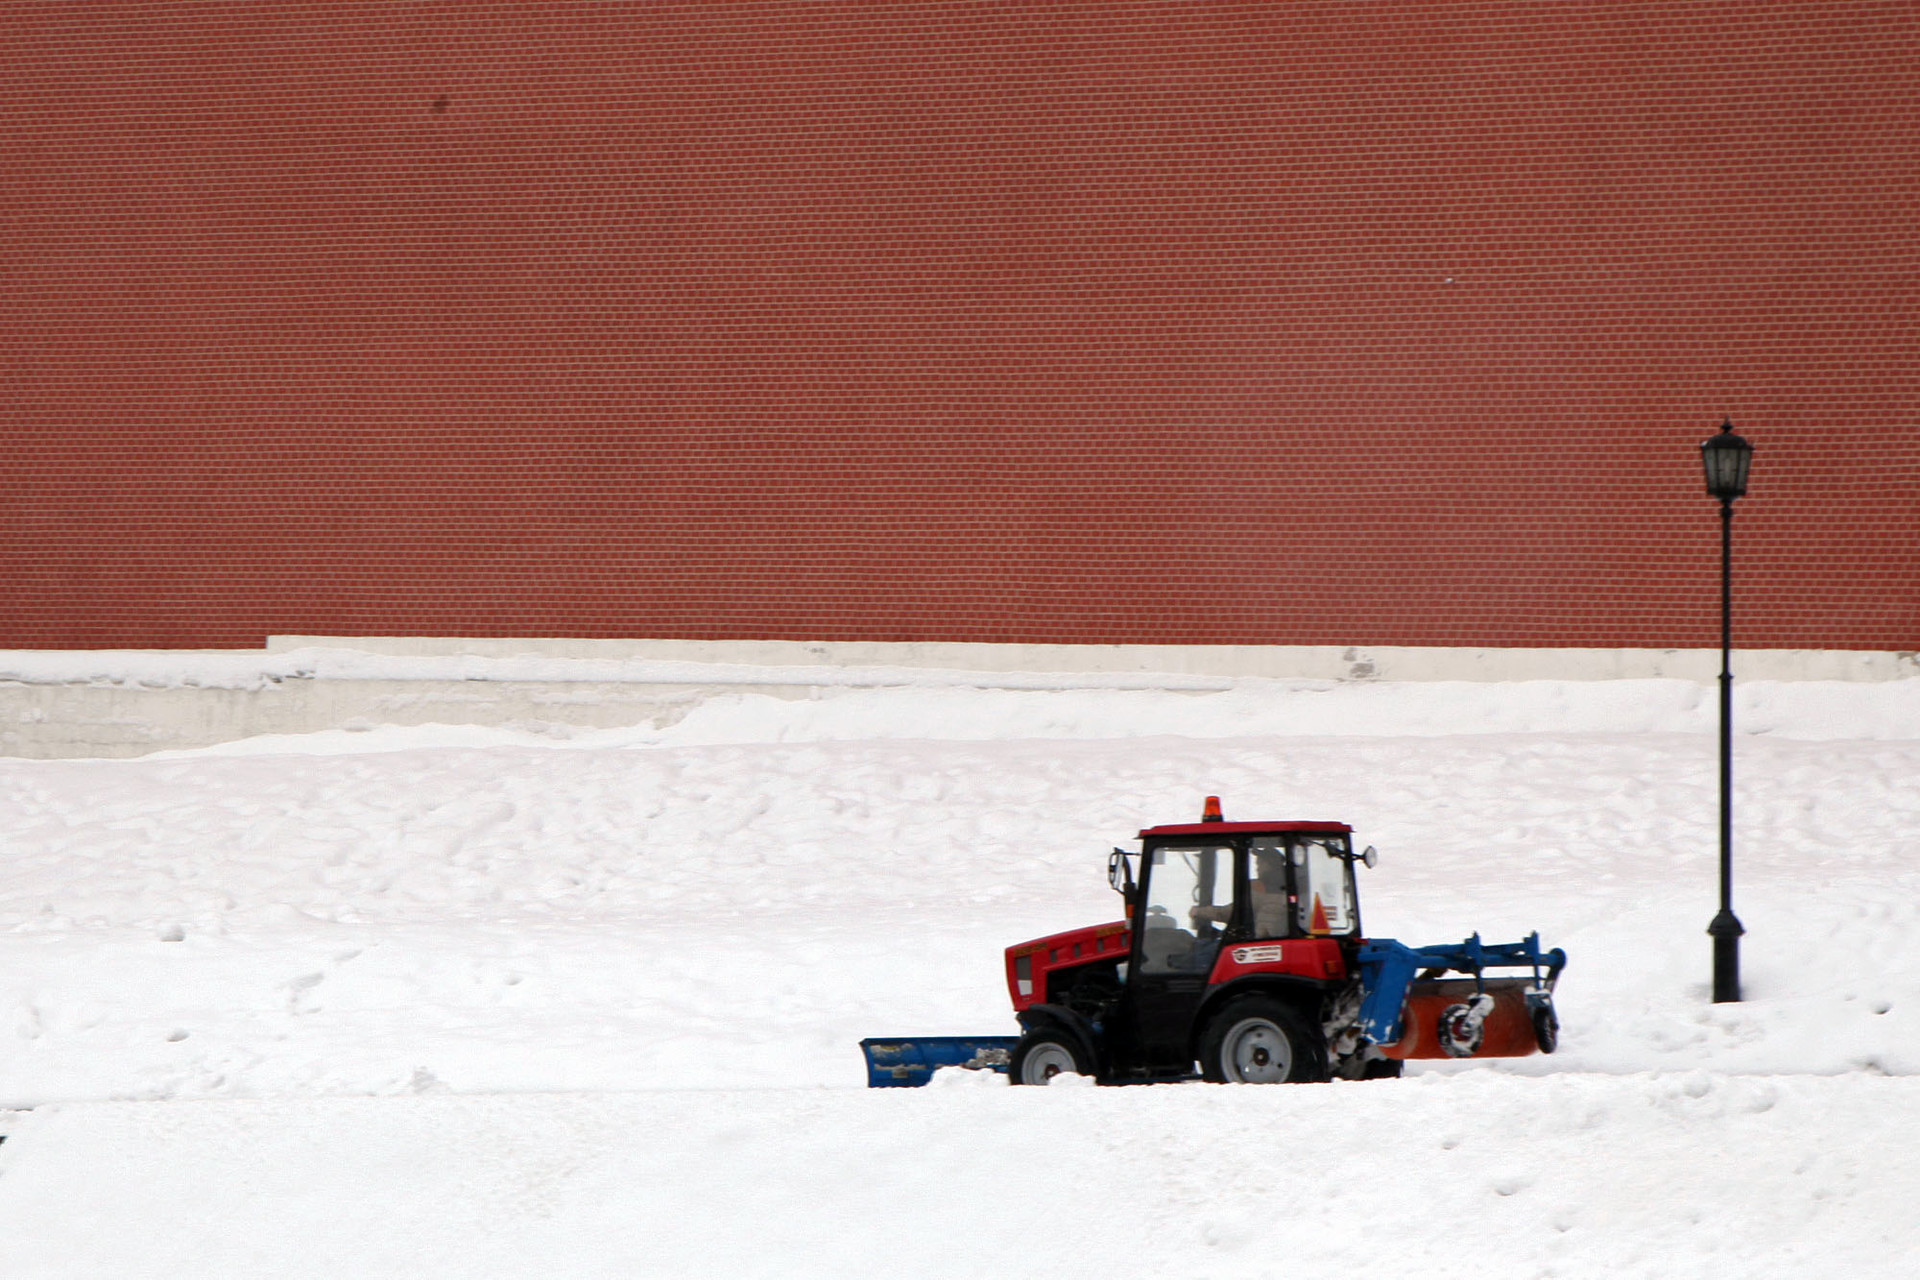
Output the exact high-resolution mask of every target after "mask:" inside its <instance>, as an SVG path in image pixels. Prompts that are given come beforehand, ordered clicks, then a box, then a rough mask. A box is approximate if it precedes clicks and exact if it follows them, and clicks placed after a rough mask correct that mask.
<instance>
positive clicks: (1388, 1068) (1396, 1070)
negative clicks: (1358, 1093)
mask: <svg viewBox="0 0 1920 1280" xmlns="http://www.w3.org/2000/svg"><path fill="white" fill-rule="evenodd" d="M1406 1069H1407V1064H1406V1063H1405V1062H1403V1061H1401V1060H1400V1059H1399V1058H1375V1059H1374V1060H1373V1061H1372V1062H1369V1063H1368V1064H1367V1069H1366V1070H1365V1071H1363V1072H1361V1073H1360V1078H1361V1079H1362V1080H1398V1079H1399V1078H1400V1077H1401V1075H1402V1074H1404V1073H1405V1071H1406Z"/></svg>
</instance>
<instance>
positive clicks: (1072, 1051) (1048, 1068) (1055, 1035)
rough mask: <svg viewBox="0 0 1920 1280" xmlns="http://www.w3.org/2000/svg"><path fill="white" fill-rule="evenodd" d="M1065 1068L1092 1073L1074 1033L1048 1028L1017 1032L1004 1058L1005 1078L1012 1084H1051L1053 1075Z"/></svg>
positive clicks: (1077, 1073) (1076, 1072) (1077, 1072)
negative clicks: (1008, 1055) (1017, 1040)
mask: <svg viewBox="0 0 1920 1280" xmlns="http://www.w3.org/2000/svg"><path fill="white" fill-rule="evenodd" d="M1067 1071H1071V1072H1073V1073H1074V1074H1075V1075H1080V1076H1090V1075H1092V1074H1093V1073H1094V1072H1093V1064H1092V1063H1091V1062H1088V1061H1087V1051H1086V1050H1085V1049H1083V1048H1081V1047H1080V1041H1079V1038H1078V1037H1076V1036H1073V1035H1071V1034H1069V1033H1067V1032H1065V1031H1056V1030H1052V1029H1048V1028H1043V1029H1041V1030H1039V1031H1029V1032H1027V1034H1025V1035H1023V1036H1021V1037H1020V1043H1019V1044H1016V1045H1015V1046H1013V1057H1012V1058H1011V1059H1009V1060H1008V1062H1007V1080H1008V1082H1009V1083H1012V1084H1052V1083H1053V1078H1054V1077H1055V1076H1057V1075H1060V1074H1062V1073H1063V1072H1067Z"/></svg>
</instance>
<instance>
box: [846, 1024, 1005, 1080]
mask: <svg viewBox="0 0 1920 1280" xmlns="http://www.w3.org/2000/svg"><path fill="white" fill-rule="evenodd" d="M1019 1043H1020V1037H1019V1036H902V1037H897V1038H888V1037H882V1036H875V1037H873V1038H871V1039H868V1040H862V1041H861V1042H860V1051H861V1052H862V1053H864V1054H866V1055H867V1087H868V1088H869V1089H910V1088H913V1087H914V1086H916V1085H923V1084H925V1083H926V1082H927V1081H929V1080H931V1079H933V1073H934V1072H935V1071H938V1070H939V1069H940V1068H941V1067H967V1068H970V1069H972V1070H974V1071H983V1070H984V1071H998V1072H1000V1073H1002V1074H1005V1072H1006V1070H1007V1063H1008V1061H1009V1060H1011V1058H1012V1056H1013V1046H1015V1045H1016V1044H1019Z"/></svg>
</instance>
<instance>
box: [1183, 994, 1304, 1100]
mask: <svg viewBox="0 0 1920 1280" xmlns="http://www.w3.org/2000/svg"><path fill="white" fill-rule="evenodd" d="M1200 1074H1201V1075H1202V1076H1204V1077H1205V1078H1206V1079H1208V1080H1211V1081H1213V1082H1214V1083H1215V1084H1290V1083H1294V1082H1297V1081H1303V1080H1311V1081H1318V1080H1325V1079H1326V1078H1327V1051H1326V1047H1325V1046H1324V1045H1322V1044H1321V1043H1320V1037H1319V1035H1317V1034H1316V1033H1315V1032H1314V1031H1313V1029H1312V1028H1310V1027H1309V1026H1308V1025H1307V1024H1306V1022H1305V1021H1304V1020H1303V1019H1302V1018H1301V1017H1300V1015H1299V1014H1298V1013H1296V1012H1294V1010H1293V1008H1292V1007H1291V1006H1289V1005H1287V1004H1284V1003H1282V1002H1281V1001H1279V1000H1275V999H1273V998H1272V997H1271V996H1247V997H1245V998H1243V999H1240V1000H1235V1001H1234V1002H1233V1003H1232V1004H1230V1005H1228V1006H1227V1007H1226V1008H1224V1009H1222V1010H1221V1011H1220V1012H1219V1013H1218V1014H1216V1015H1214V1018H1213V1021H1211V1022H1209V1023H1208V1024H1207V1033H1206V1035H1205V1036H1204V1037H1203V1038H1202V1039H1201V1041H1200Z"/></svg>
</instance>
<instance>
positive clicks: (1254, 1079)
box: [1220, 1018, 1293, 1084]
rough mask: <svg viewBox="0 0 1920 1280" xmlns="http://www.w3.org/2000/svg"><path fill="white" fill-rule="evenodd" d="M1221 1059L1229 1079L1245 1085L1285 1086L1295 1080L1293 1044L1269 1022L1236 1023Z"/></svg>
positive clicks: (1257, 1019) (1262, 1019) (1224, 1046)
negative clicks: (1290, 1080) (1289, 1081)
mask: <svg viewBox="0 0 1920 1280" xmlns="http://www.w3.org/2000/svg"><path fill="white" fill-rule="evenodd" d="M1220 1056H1221V1058H1222V1059H1223V1061H1222V1062H1221V1065H1222V1066H1223V1067H1225V1068H1226V1076H1227V1079H1229V1080H1233V1081H1237V1082H1239V1083H1241V1084H1284V1083H1286V1081H1288V1080H1289V1079H1291V1078H1292V1077H1293V1042H1292V1041H1291V1040H1289V1039H1287V1033H1286V1032H1285V1031H1283V1030H1281V1029H1280V1027H1279V1026H1278V1025H1276V1024H1275V1023H1272V1022H1270V1021H1268V1020H1267V1019H1265V1018H1246V1019H1243V1020H1242V1021H1240V1022H1236V1023H1234V1024H1233V1028H1232V1030H1230V1031H1228V1032H1227V1038H1226V1040H1225V1041H1224V1042H1223V1043H1222V1045H1221V1051H1220Z"/></svg>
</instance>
